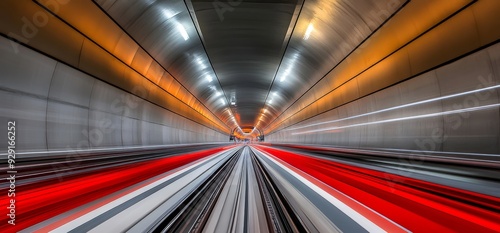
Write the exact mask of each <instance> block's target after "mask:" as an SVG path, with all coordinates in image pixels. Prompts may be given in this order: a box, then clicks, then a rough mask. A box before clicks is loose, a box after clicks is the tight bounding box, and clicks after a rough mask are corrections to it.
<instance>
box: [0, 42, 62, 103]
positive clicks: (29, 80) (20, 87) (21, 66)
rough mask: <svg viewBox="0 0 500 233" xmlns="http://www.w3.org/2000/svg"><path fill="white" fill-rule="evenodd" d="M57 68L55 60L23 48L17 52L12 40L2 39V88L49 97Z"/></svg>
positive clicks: (0, 56)
mask: <svg viewBox="0 0 500 233" xmlns="http://www.w3.org/2000/svg"><path fill="white" fill-rule="evenodd" d="M55 66H56V62H55V61H54V60H52V59H50V58H47V57H45V56H43V55H41V54H39V53H36V52H34V51H32V50H30V49H27V48H25V47H23V46H19V47H17V52H16V51H15V50H14V49H13V48H12V44H11V41H10V40H8V39H6V38H4V37H0V70H1V71H2V73H1V74H0V75H1V80H2V81H1V82H0V87H2V88H6V89H11V90H16V91H21V92H25V93H30V94H32V95H38V96H41V97H47V95H48V94H49V86H50V80H51V79H52V75H53V74H54V69H55Z"/></svg>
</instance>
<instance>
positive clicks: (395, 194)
mask: <svg viewBox="0 0 500 233" xmlns="http://www.w3.org/2000/svg"><path fill="white" fill-rule="evenodd" d="M257 148H259V150H262V151H266V152H268V153H270V154H272V155H273V156H276V157H277V158H279V159H281V160H283V161H284V162H286V163H288V164H290V165H291V166H294V167H296V168H298V169H300V170H301V171H303V172H305V173H306V174H309V175H311V176H312V177H314V178H316V179H318V180H320V181H322V182H324V183H325V184H327V185H329V186H331V187H335V188H336V189H337V190H339V191H340V192H343V193H345V194H346V195H349V196H350V197H352V198H354V199H356V200H358V201H360V202H361V203H363V204H364V205H366V206H368V207H370V208H372V209H374V210H375V211H378V212H379V213H381V214H383V215H384V216H386V217H388V218H390V219H392V220H394V221H396V222H398V223H399V224H401V225H402V226H404V227H406V228H408V229H409V230H411V231H415V232H459V231H462V232H498V230H499V229H500V222H499V220H500V198H498V197H492V196H487V195H482V194H479V193H473V192H468V191H465V190H460V189H456V188H453V187H447V186H443V185H437V184H433V183H429V182H425V181H422V180H417V179H412V178H410V177H404V176H399V175H394V174H389V173H383V172H379V171H374V170H369V169H363V168H359V167H355V166H350V165H346V164H342V163H338V162H333V161H328V160H326V159H320V158H315V157H310V156H304V155H300V154H296V153H291V152H288V151H284V150H278V149H273V148H270V147H264V146H258V147H257Z"/></svg>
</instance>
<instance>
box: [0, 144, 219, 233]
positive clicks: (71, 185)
mask: <svg viewBox="0 0 500 233" xmlns="http://www.w3.org/2000/svg"><path fill="white" fill-rule="evenodd" d="M222 150H223V148H217V149H210V150H204V151H200V152H193V153H189V154H184V155H177V156H171V157H167V158H163V159H156V160H153V161H147V162H139V163H133V164H129V165H124V166H118V167H113V168H110V169H106V168H105V167H103V168H101V169H100V170H98V171H97V172H93V173H91V174H82V175H77V176H72V177H68V178H65V179H64V181H61V182H59V180H58V179H57V178H55V179H51V180H46V181H44V182H38V183H34V184H29V185H25V186H18V187H17V188H18V190H22V191H19V192H20V193H22V195H19V197H18V198H17V202H18V203H19V204H20V207H19V212H20V214H19V216H18V217H19V218H22V219H24V220H23V221H22V222H20V223H19V224H16V226H15V228H6V229H9V231H12V232H15V231H18V230H21V229H24V228H26V227H28V226H31V225H34V224H36V223H39V222H41V221H44V220H46V219H48V218H51V217H54V216H55V215H57V214H61V213H64V212H66V211H68V210H71V209H73V208H76V207H78V206H81V205H83V204H85V203H88V202H92V201H94V200H97V199H99V198H101V197H104V196H106V195H109V194H111V193H114V192H116V191H118V190H121V189H124V188H126V187H128V186H131V185H134V184H136V183H138V182H141V181H143V180H146V179H148V178H151V177H153V176H156V175H159V174H161V173H164V172H167V171H170V170H172V169H175V168H177V167H180V166H183V165H185V164H188V163H191V162H193V161H195V160H198V159H201V158H203V157H206V156H209V155H211V154H213V153H216V152H219V151H222ZM0 201H1V203H7V202H8V200H7V199H6V198H5V196H2V199H1V200H0ZM21 203H22V204H21ZM0 226H1V227H2V228H4V227H6V226H7V218H6V216H2V219H1V225H0ZM11 229H12V230H11Z"/></svg>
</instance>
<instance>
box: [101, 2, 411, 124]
mask: <svg viewBox="0 0 500 233" xmlns="http://www.w3.org/2000/svg"><path fill="white" fill-rule="evenodd" d="M405 2H406V1H404V0H391V1H379V0H305V1H304V0H243V1H229V2H228V1H223V0H215V1H214V0H186V1H182V0H173V1H172V0H168V1H167V0H156V1H155V0H137V1H127V0H115V1H112V0H111V1H110V0H96V3H97V4H98V5H100V6H101V8H102V9H103V10H104V11H106V13H107V14H108V15H109V16H110V17H111V18H112V19H113V20H115V22H116V23H118V24H119V25H120V26H121V27H122V28H123V29H124V30H125V31H126V32H127V33H128V34H129V35H131V36H132V38H134V40H136V41H137V42H138V43H139V44H140V45H141V46H142V47H143V48H144V49H145V50H146V51H148V53H149V54H150V55H151V56H152V57H154V58H155V60H157V61H158V62H159V63H160V64H161V65H162V66H163V67H164V68H166V69H167V70H168V71H169V73H170V74H171V75H172V76H173V77H174V78H175V79H177V80H178V81H179V82H180V83H182V85H183V86H185V87H186V88H187V89H188V90H189V91H190V92H191V93H192V94H193V95H194V96H196V97H197V98H198V99H199V100H200V101H201V102H202V103H203V104H204V105H205V106H206V107H207V108H208V109H210V110H211V111H212V112H213V113H214V114H215V115H217V116H218V117H219V118H220V119H221V120H222V121H223V122H225V123H226V124H227V125H228V127H229V128H231V129H233V128H235V127H237V126H241V127H253V126H256V127H258V128H259V129H265V128H266V127H267V126H268V125H269V124H270V123H272V122H273V120H274V119H276V117H278V116H279V115H280V114H281V113H283V112H284V111H285V110H286V109H287V108H288V107H289V106H290V105H291V104H293V103H294V102H295V101H296V100H297V99H298V98H300V97H301V96H302V95H303V94H304V93H305V92H307V91H308V90H309V89H310V88H311V87H312V86H313V85H314V84H315V83H317V82H318V81H319V80H320V79H321V78H323V77H324V76H325V75H327V74H328V73H329V71H331V69H332V68H333V67H335V66H336V65H337V64H338V63H339V62H341V61H342V60H343V59H344V58H345V57H346V56H347V55H349V53H350V52H352V51H353V50H354V49H355V48H356V47H357V46H358V45H359V44H360V43H362V42H363V41H364V40H365V39H366V38H367V37H369V36H370V35H371V34H372V33H373V32H374V31H375V30H376V29H377V28H379V27H380V26H381V25H382V24H383V22H384V21H385V20H387V18H389V17H390V16H391V15H392V14H393V13H394V12H396V11H397V10H398V9H399V8H400V7H401V6H402V5H403V4H404V3H405Z"/></svg>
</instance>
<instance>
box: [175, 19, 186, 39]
mask: <svg viewBox="0 0 500 233" xmlns="http://www.w3.org/2000/svg"><path fill="white" fill-rule="evenodd" d="M177 31H179V33H180V34H181V36H182V38H184V40H188V39H189V35H188V33H187V31H186V28H184V26H182V24H180V23H177Z"/></svg>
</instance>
